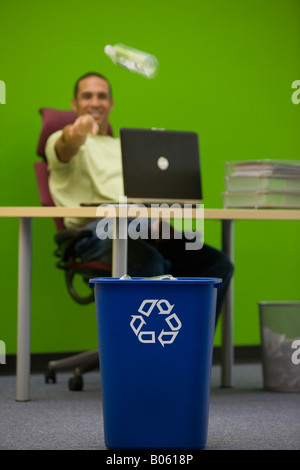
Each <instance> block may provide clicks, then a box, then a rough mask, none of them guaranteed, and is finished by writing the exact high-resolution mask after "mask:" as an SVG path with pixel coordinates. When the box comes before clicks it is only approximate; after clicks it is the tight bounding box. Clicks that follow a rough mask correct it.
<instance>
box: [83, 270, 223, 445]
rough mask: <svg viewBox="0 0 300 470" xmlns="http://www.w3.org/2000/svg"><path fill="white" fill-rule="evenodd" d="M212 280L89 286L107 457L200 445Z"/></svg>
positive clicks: (111, 281)
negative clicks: (130, 451) (122, 451)
mask: <svg viewBox="0 0 300 470" xmlns="http://www.w3.org/2000/svg"><path fill="white" fill-rule="evenodd" d="M221 285H222V280H221V279H217V278H173V279H170V278H167V279H155V278H150V279H145V278H143V279H142V278H131V279H122V278H95V279H91V280H90V286H91V287H94V291H95V304H96V315H97V330H98V342H99V358H100V373H101V383H102V396H103V419H104V435H105V444H106V446H107V448H108V449H202V448H203V447H205V445H206V440H207V429H208V414H209V397H210V377H211V366H212V352H213V340H214V331H215V311H216V297H217V289H218V288H219V287H220V286H221Z"/></svg>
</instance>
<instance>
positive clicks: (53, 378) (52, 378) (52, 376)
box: [45, 370, 56, 384]
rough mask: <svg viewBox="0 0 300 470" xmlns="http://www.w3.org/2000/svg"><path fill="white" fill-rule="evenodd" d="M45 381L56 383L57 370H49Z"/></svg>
mask: <svg viewBox="0 0 300 470" xmlns="http://www.w3.org/2000/svg"><path fill="white" fill-rule="evenodd" d="M45 382H46V384H50V383H52V384H55V383H56V374H55V370H47V372H46V373H45Z"/></svg>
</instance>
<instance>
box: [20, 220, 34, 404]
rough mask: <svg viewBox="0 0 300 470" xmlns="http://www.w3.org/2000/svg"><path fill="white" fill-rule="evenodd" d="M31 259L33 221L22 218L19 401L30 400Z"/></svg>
mask: <svg viewBox="0 0 300 470" xmlns="http://www.w3.org/2000/svg"><path fill="white" fill-rule="evenodd" d="M31 258H32V219H31V218H21V219H20V223H19V267H18V340H17V341H18V343H17V387H16V400H17V401H28V400H30V396H29V394H30V329H31V261H32V259H31Z"/></svg>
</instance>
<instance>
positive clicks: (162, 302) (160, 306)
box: [157, 299, 175, 315]
mask: <svg viewBox="0 0 300 470" xmlns="http://www.w3.org/2000/svg"><path fill="white" fill-rule="evenodd" d="M162 304H165V305H166V307H167V310H166V309H164V308H163V307H162ZM174 305H175V304H173V305H171V304H170V302H169V301H168V300H166V299H161V300H159V301H158V302H157V307H158V309H159V312H158V313H162V314H164V315H167V314H168V313H170V312H171V310H172V308H173V307H174Z"/></svg>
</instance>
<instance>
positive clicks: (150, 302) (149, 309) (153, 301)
mask: <svg viewBox="0 0 300 470" xmlns="http://www.w3.org/2000/svg"><path fill="white" fill-rule="evenodd" d="M157 300H158V299H145V300H144V301H143V302H142V303H141V305H140V308H139V309H138V312H140V313H142V314H143V315H146V317H149V315H150V313H151V312H152V310H153V309H154V307H155V305H156V302H157ZM147 304H150V307H149V308H148V310H146V311H145V310H144V309H143V308H144V305H147Z"/></svg>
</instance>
